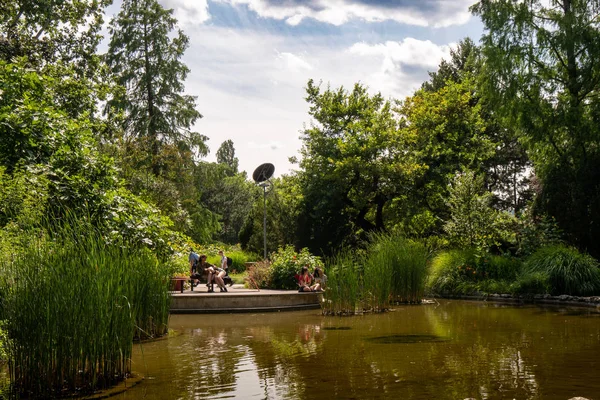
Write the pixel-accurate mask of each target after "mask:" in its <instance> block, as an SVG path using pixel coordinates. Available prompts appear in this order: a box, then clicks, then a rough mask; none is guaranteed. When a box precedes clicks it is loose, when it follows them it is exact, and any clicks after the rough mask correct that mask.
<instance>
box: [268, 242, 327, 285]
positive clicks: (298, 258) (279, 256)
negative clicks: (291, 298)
mask: <svg viewBox="0 0 600 400" xmlns="http://www.w3.org/2000/svg"><path fill="white" fill-rule="evenodd" d="M302 267H308V270H309V271H310V272H311V273H312V271H313V270H314V268H315V267H320V268H321V269H323V262H322V261H321V259H320V258H319V257H316V256H313V255H312V254H310V252H309V251H308V249H306V248H304V249H302V250H300V253H296V251H295V250H294V247H293V246H291V245H287V246H286V247H280V248H279V249H278V250H277V251H276V252H274V253H272V254H271V277H272V281H271V287H272V288H273V289H296V288H297V284H296V280H295V279H294V275H295V274H299V273H300V270H301V269H302Z"/></svg>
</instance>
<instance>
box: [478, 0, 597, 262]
mask: <svg viewBox="0 0 600 400" xmlns="http://www.w3.org/2000/svg"><path fill="white" fill-rule="evenodd" d="M472 11H473V12H474V13H475V14H476V15H479V16H480V17H481V19H482V21H483V24H484V27H485V29H486V32H485V34H484V36H483V38H482V42H483V47H482V52H483V55H484V57H485V69H484V70H483V73H482V75H481V78H482V79H481V81H482V82H483V86H482V93H484V95H485V97H486V98H487V99H488V101H489V102H490V104H491V106H492V107H494V108H495V110H496V113H497V115H498V116H500V117H503V118H505V119H506V120H507V122H508V123H509V124H510V125H511V126H513V127H514V128H516V130H517V131H518V132H520V141H521V142H522V143H524V144H525V145H526V147H527V150H528V154H529V156H530V157H531V159H532V161H533V165H534V168H535V173H536V176H537V177H538V179H539V181H540V182H541V185H539V188H540V193H539V194H538V196H537V199H536V208H537V211H538V213H539V214H541V215H543V214H547V215H551V216H553V217H555V218H556V221H557V222H558V225H559V227H560V228H561V229H563V230H564V232H565V234H566V235H565V236H566V239H567V240H568V241H569V242H570V243H572V244H574V245H576V246H577V247H578V248H579V249H582V250H586V251H589V252H590V253H591V254H592V255H595V256H598V255H599V254H600V244H599V243H600V242H598V240H597V238H598V237H599V236H600V223H599V221H600V175H599V174H600V172H599V171H600V146H599V143H600V124H599V123H598V115H600V102H599V101H598V98H597V96H596V91H597V86H598V77H599V76H600V65H599V64H598V63H597V62H596V58H597V55H598V54H599V53H600V31H599V30H598V29H597V28H596V26H595V20H596V17H597V2H595V1H563V2H560V1H552V2H547V1H542V0H532V1H527V2H514V1H510V0H501V1H480V2H478V3H477V4H475V5H474V6H473V7H472Z"/></svg>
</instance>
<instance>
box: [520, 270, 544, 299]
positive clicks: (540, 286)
mask: <svg viewBox="0 0 600 400" xmlns="http://www.w3.org/2000/svg"><path fill="white" fill-rule="evenodd" d="M549 292H550V280H549V277H548V274H546V273H545V272H529V273H523V274H522V275H520V276H519V277H518V278H517V280H516V281H515V282H513V284H512V285H511V286H510V293H513V294H523V295H533V294H546V293H549Z"/></svg>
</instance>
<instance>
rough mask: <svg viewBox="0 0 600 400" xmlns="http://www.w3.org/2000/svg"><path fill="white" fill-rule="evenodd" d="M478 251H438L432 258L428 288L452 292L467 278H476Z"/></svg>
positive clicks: (447, 292) (437, 291) (428, 289)
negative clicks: (474, 276)
mask: <svg viewBox="0 0 600 400" xmlns="http://www.w3.org/2000/svg"><path fill="white" fill-rule="evenodd" d="M476 259H477V257H476V252H475V250H473V249H467V250H449V251H443V252H441V253H438V254H437V255H436V256H435V257H434V258H433V259H432V260H431V267H430V274H429V277H428V278H427V283H426V288H427V291H428V292H430V293H437V294H452V293H457V292H458V288H459V286H460V285H461V284H463V283H464V282H465V281H467V280H472V279H474V278H473V277H472V276H473V275H476V274H477V270H476V269H475V264H476Z"/></svg>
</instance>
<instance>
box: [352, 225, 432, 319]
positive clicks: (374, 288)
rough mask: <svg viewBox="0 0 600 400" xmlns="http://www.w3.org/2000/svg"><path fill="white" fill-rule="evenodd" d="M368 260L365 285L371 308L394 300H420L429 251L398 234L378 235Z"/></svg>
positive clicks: (366, 257) (383, 305)
mask: <svg viewBox="0 0 600 400" xmlns="http://www.w3.org/2000/svg"><path fill="white" fill-rule="evenodd" d="M371 239H372V244H371V245H370V246H369V249H368V251H367V254H366V256H365V260H364V287H365V290H366V291H367V292H368V295H367V296H370V297H372V301H373V303H372V304H371V308H374V309H386V308H387V307H388V305H389V302H390V300H393V301H399V302H406V303H420V302H421V298H422V296H423V289H424V285H425V280H426V277H427V264H428V259H429V251H428V250H427V248H426V247H425V246H424V245H423V244H421V243H419V242H415V241H411V240H408V239H406V238H404V237H402V236H401V235H397V234H379V235H374V236H373V237H372V238H371Z"/></svg>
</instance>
